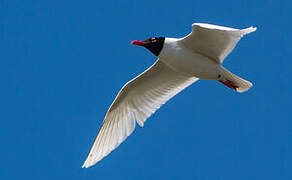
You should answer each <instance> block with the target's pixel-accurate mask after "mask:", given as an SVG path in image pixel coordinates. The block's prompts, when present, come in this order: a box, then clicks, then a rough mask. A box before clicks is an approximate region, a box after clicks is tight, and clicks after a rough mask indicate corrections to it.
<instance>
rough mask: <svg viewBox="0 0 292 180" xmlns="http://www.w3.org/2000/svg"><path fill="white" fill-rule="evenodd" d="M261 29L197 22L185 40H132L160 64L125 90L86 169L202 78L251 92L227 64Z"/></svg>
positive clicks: (108, 115) (91, 152)
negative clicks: (241, 43)
mask: <svg viewBox="0 0 292 180" xmlns="http://www.w3.org/2000/svg"><path fill="white" fill-rule="evenodd" d="M255 30H256V28H255V27H249V28H246V29H234V28H229V27H223V26H218V25H211V24H205V23H194V24H192V32H191V33H190V34H188V35H187V36H185V37H183V38H166V37H152V38H149V39H146V40H144V41H132V42H131V44H134V45H138V46H142V47H145V48H146V49H148V50H149V51H150V52H151V53H153V54H154V55H155V56H157V57H158V59H157V61H156V62H155V63H154V64H153V65H152V66H151V67H149V68H148V69H147V70H146V71H144V72H143V73H142V74H140V75H139V76H137V77H135V78H134V79H132V80H130V81H129V82H127V83H126V84H125V85H124V86H123V88H122V89H121V90H120V92H119V93H118V95H117V96H116V98H115V100H114V102H113V103H112V104H111V106H110V108H109V109H108V111H107V113H106V116H105V118H104V120H103V123H102V125H101V128H100V130H99V132H98V134H97V136H96V139H95V141H94V143H93V145H92V147H91V149H90V152H89V154H88V157H87V159H86V160H85V162H84V164H83V166H82V167H85V168H88V167H90V166H93V165H94V164H96V163H97V162H98V161H100V160H101V159H102V158H104V157H105V156H106V155H108V154H109V153H110V152H111V151H113V150H114V149H115V148H117V147H118V146H119V145H120V144H121V143H122V142H123V141H124V140H125V139H126V138H127V137H128V136H129V135H130V134H131V133H132V132H133V131H134V129H135V125H136V122H137V123H138V124H139V125H140V126H143V125H144V123H145V121H146V119H147V118H148V117H149V116H151V114H153V113H154V112H155V111H156V110H157V109H158V108H159V107H160V106H161V105H163V104H164V103H166V102H167V101H168V100H169V99H170V98H172V97H173V96H175V95H176V94H178V93H179V92H181V91H182V90H183V89H184V88H186V87H188V86H189V85H191V84H193V83H194V82H196V81H197V80H199V79H206V80H216V81H219V82H220V83H222V84H224V85H225V86H227V87H228V88H231V89H234V90H236V91H237V92H244V91H247V90H248V89H249V88H251V87H252V83H250V82H249V81H247V80H244V79H242V78H240V77H238V76H236V75H234V74H233V73H231V72H230V71H228V70H227V69H225V68H224V67H223V66H222V63H223V61H224V59H225V58H226V56H227V55H228V54H229V53H230V52H231V51H232V50H233V49H234V48H235V46H236V44H237V43H238V41H239V40H240V39H241V38H242V37H243V36H244V35H246V34H248V33H251V32H254V31H255Z"/></svg>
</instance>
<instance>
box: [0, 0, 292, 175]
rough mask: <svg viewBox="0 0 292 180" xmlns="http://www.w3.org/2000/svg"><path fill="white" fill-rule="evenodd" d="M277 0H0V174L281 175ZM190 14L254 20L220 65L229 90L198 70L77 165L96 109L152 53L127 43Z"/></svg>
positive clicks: (283, 136) (286, 112) (284, 24)
mask: <svg viewBox="0 0 292 180" xmlns="http://www.w3.org/2000/svg"><path fill="white" fill-rule="evenodd" d="M291 6H292V1H289V0H282V1H273V0H257V1H254V0H237V1H234V0H226V1H215V0H213V1H212V0H204V1H193V0H192V1H184V0H181V1H169V0H167V1H166V0H164V1H156V0H155V1H154V0H148V1H134V0H132V1H106V0H99V1H96V0H88V1H77V0H72V1H65V0H58V1H57V0H50V1H49V0H47V1H36V0H26V1H23V0H14V1H10V0H9V1H8V0H2V1H1V2H0V12H1V13H0V49H1V53H0V80H1V85H2V86H1V88H0V99H1V101H0V109H1V113H0V119H1V127H0V142H1V148H0V154H1V155H0V157H1V161H2V162H1V164H0V179H1V180H11V179H30V180H35V179H37V180H39V179H42V180H46V179H48V180H51V179H70V180H75V179H76V180H77V179H78V180H80V179H81V180H83V179H107V180H111V179H139V180H149V179H173V180H177V179H190V180H194V179H196V180H209V179H210V180H211V179H212V180H229V179H230V180H234V179H236V180H247V179H248V180H258V179H266V180H268V179H271V180H274V179H279V180H288V179H292V171H291V166H292V155H291V152H292V141H291V138H292V122H291V113H290V111H291V105H292V104H291V95H290V93H291V88H292V86H291V74H290V72H291V67H292V61H291V55H292V54H291V51H290V48H291V40H292V39H291V29H292V25H291V22H292V21H291V20H292V19H291V8H290V7H291ZM194 22H206V23H212V24H219V25H225V26H230V27H235V28H245V27H248V26H251V25H253V26H257V27H258V30H257V31H256V32H255V33H252V34H250V35H248V36H246V37H244V38H243V39H242V40H241V41H240V43H239V44H238V46H237V47H236V49H235V50H234V51H233V52H232V53H231V54H230V55H229V56H228V57H227V59H226V60H225V62H224V66H225V67H227V68H228V69H229V70H231V71H232V72H234V73H235V74H237V75H240V76H241V77H243V78H245V79H247V80H250V81H251V82H253V84H254V87H253V88H252V89H250V90H249V91H248V92H246V93H243V94H239V93H236V92H235V91H232V90H230V89H228V88H226V87H225V86H223V85H221V84H220V83H218V82H212V81H203V80H202V81H198V82H197V83H195V84H194V85H192V86H191V87H189V88H187V89H186V90H184V91H183V92H182V93H180V94H179V95H177V96H176V97H174V98H173V99H171V100H170V101H169V102H168V103H167V104H166V105H164V106H163V107H162V108H161V109H160V110H158V112H157V113H156V114H154V115H153V116H152V117H151V118H149V119H148V121H147V122H146V124H145V126H144V128H140V127H138V126H137V127H138V128H137V129H136V130H135V132H134V133H133V134H132V135H131V136H130V137H129V138H128V139H127V140H126V141H125V142H124V143H123V144H122V145H121V146H120V147H119V148H118V149H116V150H115V151H114V152H113V153H111V154H110V155H109V156H107V157H106V158H104V159H103V160H102V161H101V162H100V163H98V164H97V165H96V166H94V167H92V168H90V169H81V165H82V163H83V161H84V160H85V158H86V156H87V153H88V151H89V148H90V146H91V145H92V142H93V140H94V138H95V136H96V134H97V131H98V128H99V126H100V124H101V122H102V120H103V118H104V115H105V112H106V111H107V108H108V107H109V105H110V104H111V102H112V100H113V99H114V97H115V96H116V94H117V92H118V91H119V90H120V88H121V87H122V86H123V84H124V83H126V82H127V81H128V80H130V79H131V78H133V77H135V76H136V75H138V74H139V73H140V72H142V71H144V70H145V69H146V68H147V67H148V66H150V65H151V64H152V63H153V62H154V61H155V59H156V58H155V57H154V56H153V55H152V54H150V53H149V52H148V51H146V50H145V49H143V48H140V47H136V46H133V45H131V44H130V41H131V40H136V39H138V40H143V39H146V38H148V37H151V36H167V37H182V36H185V35H186V34H188V33H189V32H190V31H191V24H192V23H194Z"/></svg>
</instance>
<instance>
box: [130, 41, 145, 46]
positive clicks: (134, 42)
mask: <svg viewBox="0 0 292 180" xmlns="http://www.w3.org/2000/svg"><path fill="white" fill-rule="evenodd" d="M131 44H134V45H137V46H145V44H146V43H145V42H144V41H132V42H131Z"/></svg>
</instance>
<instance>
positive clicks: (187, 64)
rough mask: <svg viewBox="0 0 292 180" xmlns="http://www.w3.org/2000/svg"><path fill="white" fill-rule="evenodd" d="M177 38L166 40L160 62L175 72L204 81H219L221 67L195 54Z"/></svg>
mask: <svg viewBox="0 0 292 180" xmlns="http://www.w3.org/2000/svg"><path fill="white" fill-rule="evenodd" d="M180 40H181V39H176V38H165V42H164V46H163V49H162V51H161V52H160V54H159V58H160V60H162V61H163V62H165V63H166V64H168V65H169V66H171V67H172V68H173V69H174V70H176V71H178V72H182V73H185V74H189V75H192V76H196V77H198V78H202V79H217V76H218V69H219V68H220V65H219V64H218V63H216V62H214V61H212V60H211V59H209V58H208V57H206V56H203V55H201V54H198V53H194V52H192V51H190V50H189V49H188V48H186V47H185V46H184V45H183V44H182V43H181V41H180Z"/></svg>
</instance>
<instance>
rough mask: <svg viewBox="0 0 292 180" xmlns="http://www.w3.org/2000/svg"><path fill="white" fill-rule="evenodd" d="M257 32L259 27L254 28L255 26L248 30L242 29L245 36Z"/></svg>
mask: <svg viewBox="0 0 292 180" xmlns="http://www.w3.org/2000/svg"><path fill="white" fill-rule="evenodd" d="M256 30H257V27H254V26H251V27H249V28H246V29H242V31H244V34H248V33H252V32H254V31H256Z"/></svg>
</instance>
